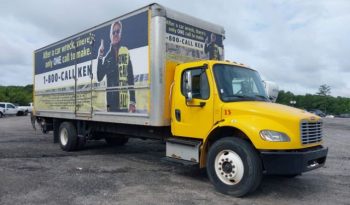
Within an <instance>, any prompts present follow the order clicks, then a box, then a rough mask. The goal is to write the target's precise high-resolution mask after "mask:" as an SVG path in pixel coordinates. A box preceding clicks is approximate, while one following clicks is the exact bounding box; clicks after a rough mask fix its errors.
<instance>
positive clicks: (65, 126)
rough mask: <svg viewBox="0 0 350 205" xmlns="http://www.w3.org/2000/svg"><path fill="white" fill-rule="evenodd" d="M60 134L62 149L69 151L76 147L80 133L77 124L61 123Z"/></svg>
mask: <svg viewBox="0 0 350 205" xmlns="http://www.w3.org/2000/svg"><path fill="white" fill-rule="evenodd" d="M58 136H59V138H58V139H59V142H60V146H61V149H62V150H64V151H68V152H69V151H74V150H75V149H76V147H77V142H78V135H77V130H76V128H75V126H74V125H73V124H72V123H71V122H63V123H62V124H61V125H60V128H59V131H58Z"/></svg>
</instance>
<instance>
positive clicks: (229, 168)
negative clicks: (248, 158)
mask: <svg viewBox="0 0 350 205" xmlns="http://www.w3.org/2000/svg"><path fill="white" fill-rule="evenodd" d="M215 172H216V175H217V176H218V178H219V179H220V180H221V181H222V182H223V183H225V184H227V185H235V184H237V183H239V182H240V181H241V180H242V178H243V174H244V165H243V161H242V159H241V157H240V156H239V155H238V154H237V153H236V152H234V151H232V150H222V151H221V152H219V153H218V155H216V158H215Z"/></svg>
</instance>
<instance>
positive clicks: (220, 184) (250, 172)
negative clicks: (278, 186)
mask: <svg viewBox="0 0 350 205" xmlns="http://www.w3.org/2000/svg"><path fill="white" fill-rule="evenodd" d="M207 173H208V177H209V179H210V181H211V182H212V183H213V184H214V186H215V188H216V189H217V190H218V191H220V192H222V193H224V194H229V195H232V196H236V197H241V196H244V195H245V194H247V193H249V192H253V191H254V190H255V189H256V188H257V187H258V186H259V185H260V182H261V179H262V164H261V160H260V158H259V156H258V153H257V151H256V150H255V149H254V148H253V147H252V145H251V144H250V143H249V142H247V141H245V140H243V139H239V138H234V137H225V138H222V139H220V140H218V141H216V142H215V143H214V144H213V145H212V146H211V147H210V148H209V153H208V159H207Z"/></svg>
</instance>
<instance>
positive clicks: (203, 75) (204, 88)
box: [171, 67, 213, 138]
mask: <svg viewBox="0 0 350 205" xmlns="http://www.w3.org/2000/svg"><path fill="white" fill-rule="evenodd" d="M188 70H190V71H191V78H192V100H191V101H187V100H186V97H185V96H186V94H185V92H186V88H185V84H186V75H185V72H186V71H188ZM209 72H210V70H209V69H206V68H205V67H195V68H188V69H185V70H183V72H182V73H181V74H176V77H175V81H176V83H175V86H174V88H173V89H174V90H173V92H174V96H173V106H172V121H171V122H172V124H171V130H172V133H173V135H175V136H182V137H192V138H204V137H205V136H207V134H208V132H209V131H210V130H211V128H212V126H213V95H212V93H213V91H212V89H213V88H212V87H211V86H210V85H212V82H211V78H209V77H208V76H211V75H210V73H209Z"/></svg>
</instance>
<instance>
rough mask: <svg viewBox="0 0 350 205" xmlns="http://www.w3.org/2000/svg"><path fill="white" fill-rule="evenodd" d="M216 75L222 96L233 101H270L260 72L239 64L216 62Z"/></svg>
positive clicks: (227, 100)
mask: <svg viewBox="0 0 350 205" xmlns="http://www.w3.org/2000/svg"><path fill="white" fill-rule="evenodd" d="M214 75H215V80H216V84H217V86H218V90H219V93H220V98H221V100H222V101H224V102H232V101H269V100H268V98H267V95H266V92H265V89H264V86H263V83H262V80H261V78H260V76H259V73H258V72H256V71H254V70H251V69H248V68H242V67H239V66H233V65H226V64H216V65H214Z"/></svg>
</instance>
